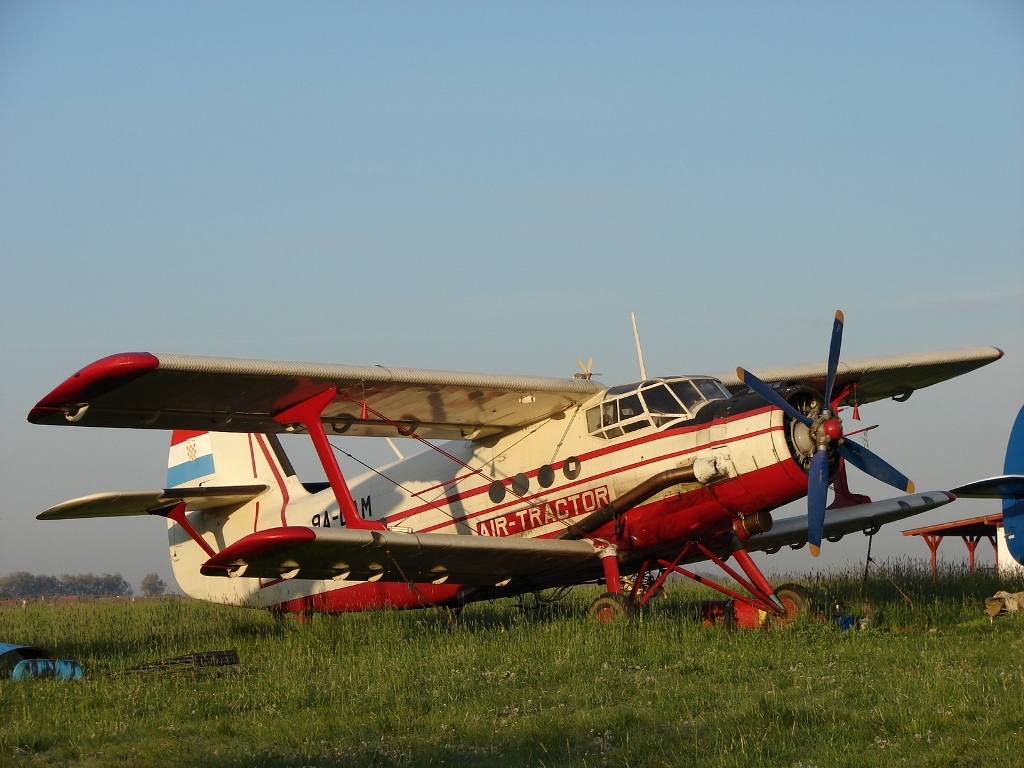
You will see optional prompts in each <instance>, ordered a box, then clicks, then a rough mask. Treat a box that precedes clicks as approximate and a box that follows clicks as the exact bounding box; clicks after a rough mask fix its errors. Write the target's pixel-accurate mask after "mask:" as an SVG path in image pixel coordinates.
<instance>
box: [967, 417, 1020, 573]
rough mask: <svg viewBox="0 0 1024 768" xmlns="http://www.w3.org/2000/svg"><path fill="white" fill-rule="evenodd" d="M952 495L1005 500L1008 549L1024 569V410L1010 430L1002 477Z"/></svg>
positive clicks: (990, 479) (1004, 526) (1004, 527)
mask: <svg viewBox="0 0 1024 768" xmlns="http://www.w3.org/2000/svg"><path fill="white" fill-rule="evenodd" d="M953 493H954V494H956V495H957V496H962V497H964V498H968V499H1002V500H1003V535H1004V537H1005V539H1006V549H1007V551H1008V552H1009V554H1010V556H1011V557H1013V559H1014V560H1016V561H1017V562H1018V563H1020V564H1022V565H1024V407H1022V408H1021V409H1020V411H1018V412H1017V419H1016V420H1015V421H1014V422H1013V429H1011V430H1010V440H1009V442H1008V443H1007V444H1006V460H1005V462H1004V463H1003V474H1002V475H999V476H997V477H990V478H988V479H987V480H978V481H976V482H973V483H968V484H967V485H962V486H960V487H959V488H954V489H953ZM1000 549H1002V543H1001V542H1000Z"/></svg>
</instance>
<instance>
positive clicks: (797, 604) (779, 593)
mask: <svg viewBox="0 0 1024 768" xmlns="http://www.w3.org/2000/svg"><path fill="white" fill-rule="evenodd" d="M775 596H776V597H777V598H779V602H780V603H782V607H783V608H785V609H786V615H785V616H773V617H772V621H773V622H775V623H776V624H791V623H792V622H793V621H794V620H795V619H796V618H798V617H800V616H806V615H807V611H808V610H809V609H810V604H811V596H810V594H809V593H808V592H807V590H806V589H804V588H803V587H801V586H800V585H799V584H783V585H782V586H781V587H779V588H778V589H776V590H775Z"/></svg>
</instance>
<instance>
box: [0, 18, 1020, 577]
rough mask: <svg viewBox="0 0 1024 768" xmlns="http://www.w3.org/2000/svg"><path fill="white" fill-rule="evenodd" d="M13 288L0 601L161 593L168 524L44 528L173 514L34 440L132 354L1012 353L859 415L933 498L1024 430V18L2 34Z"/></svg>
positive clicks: (0, 85)
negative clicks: (1017, 421) (63, 386)
mask: <svg viewBox="0 0 1024 768" xmlns="http://www.w3.org/2000/svg"><path fill="white" fill-rule="evenodd" d="M0 267H2V271H0V285H2V286H3V289H4V290H3V298H2V301H0V483H2V493H0V531H2V534H0V575H2V574H5V573H8V572H10V571H14V570H29V571H33V572H45V573H63V572H70V573H77V572H80V571H94V572H102V571H120V572H122V573H123V574H124V575H125V576H126V577H127V578H128V579H129V580H131V581H132V582H133V583H135V584H136V585H137V584H138V581H139V579H140V578H141V576H142V575H143V574H145V573H147V572H149V571H154V570H155V571H157V572H159V573H160V574H161V575H163V576H164V578H165V579H168V580H169V579H170V568H169V564H168V563H167V553H166V547H165V533H164V531H163V530H162V529H161V527H160V524H159V523H158V521H155V520H151V519H141V520H140V519H126V520H121V521H116V522H77V521H76V522H63V523H41V522H38V521H36V520H35V519H34V516H35V514H36V513H37V512H39V511H41V510H42V509H44V508H46V507H48V506H50V505H52V504H55V503H58V502H60V501H64V500H65V499H68V498H72V497H76V496H81V495H84V494H87V493H92V492H97V491H103V490H118V489H128V488H157V487H160V486H161V485H162V483H163V480H164V472H165V469H164V468H165V466H166V446H167V435H166V434H165V433H147V432H131V433H129V432H113V431H105V430H76V429H59V428H46V427H34V426H31V425H29V424H28V423H27V422H26V421H25V416H26V414H27V413H28V410H29V408H30V407H31V406H32V405H33V404H34V403H35V402H36V401H37V400H38V399H39V398H40V397H41V396H42V395H43V394H45V393H46V392H48V391H49V390H50V389H51V388H52V387H53V386H55V385H56V384H57V383H58V382H60V381H61V380H63V379H64V378H65V377H66V376H68V375H69V374H71V373H73V372H74V371H75V370H77V369H78V368H80V367H81V366H82V365H84V364H85V363H88V362H90V361H92V360H94V359H97V358H99V357H103V356H105V355H108V354H111V353H114V352H120V351H132V350H146V351H153V352H190V353H197V354H214V355H229V356H245V357H268V358H278V359H297V360H311V361H330V362H346V363H371V364H372V363H390V364H395V365H408V366H419V367H432V368H453V369H460V370H481V371H495V372H514V373H525V374H544V375H570V374H571V373H572V372H573V371H574V370H575V363H574V359H575V358H576V357H583V358H586V357H589V356H593V357H594V358H595V360H596V363H595V369H596V370H599V371H601V372H603V373H604V377H603V379H602V380H603V381H604V382H605V383H608V384H614V383H617V382H622V381H629V380H632V379H635V378H636V376H637V372H636V360H635V354H634V350H633V343H632V332H631V328H630V325H629V312H630V311H631V310H633V311H636V312H637V315H638V320H639V324H640V330H641V334H642V337H643V341H644V348H645V356H646V358H647V365H648V369H649V370H650V371H651V372H652V373H655V372H657V373H684V372H715V371H723V370H730V369H732V368H735V366H737V365H744V366H747V367H758V366H766V365H775V364H789V363H801V362H810V361H814V360H821V359H823V358H824V357H825V354H826V347H827V344H828V334H829V329H830V321H831V316H832V313H833V312H834V310H835V309H837V308H842V309H843V310H844V312H845V313H846V317H847V328H846V340H845V349H844V352H845V355H846V356H848V357H858V356H868V355H877V354H890V353H898V352H908V351H916V350H927V349H942V348H950V347H958V346H972V345H981V344H992V345H996V346H999V347H1001V348H1003V349H1004V350H1005V351H1006V353H1007V354H1006V358H1005V359H1004V360H1002V361H1000V362H999V363H997V364H995V365H993V366H990V367H989V368H988V369H985V370H984V371H981V372H978V373H976V374H972V375H970V376H967V377H964V378H963V379H960V380H958V381H955V382H951V383H948V384H946V385H941V386H939V387H936V388H934V389H932V390H926V391H923V392H919V393H917V394H916V395H915V396H914V397H913V398H912V399H911V400H910V401H909V402H907V403H906V404H903V405H898V404H895V403H880V404H877V405H875V406H872V407H871V408H870V409H864V416H865V420H867V421H869V423H880V424H881V425H882V427H881V428H880V429H878V430H876V431H874V432H873V433H872V437H871V440H872V443H871V445H872V448H873V449H874V450H876V451H877V452H879V453H881V454H882V455H883V456H885V457H886V458H887V459H889V460H890V461H891V462H892V463H893V464H895V465H896V466H898V467H900V468H901V469H903V470H904V471H905V472H906V473H907V474H909V475H910V476H911V477H912V478H913V479H914V480H915V482H917V484H918V487H919V488H922V489H925V488H928V489H931V488H945V487H951V486H953V485H956V484H959V483H962V482H965V481H968V480H971V479H975V478H977V477H983V476H987V475H991V474H995V473H997V472H998V471H999V470H1001V466H1002V451H1003V448H1004V446H1005V440H1006V436H1007V435H1008V433H1009V429H1010V424H1011V422H1012V420H1013V417H1014V415H1015V414H1016V412H1017V409H1018V408H1019V407H1020V405H1021V403H1022V402H1024V384H1022V381H1024V364H1022V359H1024V6H1022V5H1021V4H1020V3H1015V2H955V3H948V2H946V3H943V2H921V3H915V2H904V3H889V2H885V3H871V2H862V3H844V4H840V3H819V4H812V3H802V2H801V3H773V4H754V3H737V2H724V3H711V2H700V3H697V2H694V3H645V4H622V3H589V2H588V3H568V2H565V3H533V4H530V3H477V4H469V3H386V4H385V3H364V4H347V3H279V4H274V3H241V2H239V3H231V2H224V3H210V4H206V3H195V2H193V3H184V2H176V3H163V2H147V3H123V2H114V3H98V2H79V3H57V2H19V1H17V0H7V2H4V3H2V4H0ZM289 446H290V447H291V444H289ZM294 449H295V451H296V452H298V454H299V461H298V464H299V466H300V468H302V469H303V471H304V474H305V475H306V476H307V477H313V478H315V476H316V475H318V474H320V473H319V468H318V467H317V466H316V464H315V462H313V461H311V460H309V456H308V453H307V452H305V448H304V446H295V447H294ZM347 450H350V451H354V452H359V453H360V455H362V456H365V457H366V458H367V459H368V460H370V461H383V460H386V459H387V458H388V457H389V456H390V453H389V452H388V451H387V449H386V448H384V449H383V450H382V449H380V447H379V446H373V445H369V444H367V443H366V442H365V441H364V442H361V443H357V444H349V445H348V446H347ZM854 484H855V485H856V486H858V487H859V488H861V489H865V490H867V491H868V492H869V493H872V494H873V495H875V496H876V497H883V496H884V495H886V494H887V491H885V490H884V489H882V488H879V487H877V486H876V485H874V484H872V483H871V482H870V481H868V480H866V479H863V478H862V477H861V476H857V477H855V478H854ZM997 509H998V505H994V504H992V503H990V502H989V503H987V502H966V501H963V502H958V503H957V504H955V505H952V506H950V507H947V508H945V509H944V510H940V511H939V512H936V513H933V514H932V515H931V516H925V517H923V518H919V521H920V522H921V524H924V523H927V522H937V521H939V520H942V519H954V518H957V517H963V516H967V515H970V514H975V513H977V514H981V513H984V512H989V511H996V510H997ZM898 529H899V526H896V527H893V528H890V529H887V530H888V533H887V534H885V535H883V536H882V537H880V538H881V540H880V541H879V542H877V545H878V546H879V549H880V551H881V552H882V554H889V555H894V554H897V553H899V552H900V551H903V550H904V549H907V547H908V546H909V549H908V551H909V552H910V553H912V554H914V555H919V556H923V555H924V554H925V553H926V550H925V548H924V546H923V544H920V543H919V542H910V543H909V545H908V544H907V543H906V542H905V541H904V540H903V537H901V536H899V533H898ZM986 546H987V545H986ZM863 550H864V542H863V539H862V538H861V537H859V536H858V537H856V538H855V539H854V538H852V537H851V538H848V539H846V540H844V541H843V542H842V543H841V544H840V545H838V546H834V547H830V548H827V549H826V551H825V553H824V555H825V559H824V560H823V561H822V562H824V563H825V564H826V565H827V564H829V563H840V564H841V563H843V562H846V561H848V560H849V561H853V560H856V559H858V558H862V557H863ZM942 551H943V552H944V553H945V555H946V556H947V557H948V558H954V557H955V558H959V557H961V556H962V548H960V547H957V546H954V544H953V543H947V544H945V545H944V548H943V550H942ZM979 551H981V550H979ZM986 555H987V553H986ZM770 562H771V564H772V565H774V566H775V567H777V568H788V569H793V570H799V569H801V568H803V567H809V566H810V564H811V560H810V558H809V556H808V555H807V554H806V551H804V552H802V553H797V554H793V555H786V556H779V557H777V558H776V560H774V561H770ZM817 564H818V565H820V563H817Z"/></svg>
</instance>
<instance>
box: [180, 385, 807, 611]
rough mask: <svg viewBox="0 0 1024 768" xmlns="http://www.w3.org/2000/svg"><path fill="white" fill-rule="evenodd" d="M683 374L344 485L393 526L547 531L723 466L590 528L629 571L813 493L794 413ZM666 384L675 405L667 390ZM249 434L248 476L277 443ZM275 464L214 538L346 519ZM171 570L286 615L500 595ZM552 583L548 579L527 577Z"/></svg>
mask: <svg viewBox="0 0 1024 768" xmlns="http://www.w3.org/2000/svg"><path fill="white" fill-rule="evenodd" d="M689 381H691V380H689V379H682V378H675V379H668V380H651V381H649V382H641V383H637V384H635V385H626V386H623V387H615V388H612V389H610V390H608V391H607V392H606V393H605V394H604V395H603V396H601V397H599V398H597V399H595V400H594V401H592V402H590V403H587V404H585V405H584V406H582V407H579V408H574V409H570V410H569V411H567V412H564V413H560V414H556V415H555V416H553V417H551V418H549V419H546V420H544V421H542V422H540V423H538V424H534V425H531V426H530V427H527V428H523V429H520V430H515V431H512V432H507V433H504V434H502V435H500V436H497V437H494V438H490V439H485V440H481V441H478V442H455V443H447V444H444V445H443V446H439V447H440V448H441V449H442V450H441V451H434V450H427V451H425V452H422V453H419V454H417V455H414V456H411V457H409V458H405V459H402V460H399V461H396V462H395V463H393V464H390V465H388V466H385V467H383V468H381V469H379V470H378V471H377V472H372V473H368V474H366V475H363V476H361V477H357V478H354V479H352V480H350V481H349V488H350V490H351V493H352V496H353V499H354V501H355V503H356V506H357V508H358V509H359V510H360V513H361V515H362V516H363V517H364V518H367V519H372V520H377V521H380V522H382V523H383V524H385V525H386V526H387V527H389V528H392V529H400V530H409V531H415V532H418V533H441V534H456V535H464V536H498V537H552V536H556V535H559V534H561V533H563V532H564V531H565V530H566V528H567V526H568V525H569V524H570V523H572V522H576V521H580V520H583V519H585V518H586V517H587V516H588V515H590V514H592V513H594V512H596V511H597V510H599V509H601V508H602V507H603V506H604V505H606V504H608V503H609V502H611V501H613V500H615V499H617V498H619V497H620V496H622V495H623V494H624V493H626V492H627V491H629V490H631V489H633V488H635V487H636V486H637V485H639V484H640V483H643V482H644V481H645V480H647V479H648V478H651V477H653V476H655V475H657V474H658V473H661V472H664V471H665V470H670V469H676V468H680V467H686V466H689V465H691V464H693V463H694V462H695V461H697V460H700V459H707V458H716V459H718V463H717V464H718V466H720V467H723V468H724V472H723V473H722V474H721V476H719V477H717V478H716V479H715V480H714V481H713V482H709V483H707V484H701V483H698V482H692V483H682V484H679V485H675V486H671V487H668V488H666V489H664V490H662V491H660V492H659V493H657V494H656V495H655V496H653V497H652V498H649V499H647V500H645V502H644V503H643V504H641V505H640V506H638V507H636V508H635V509H632V510H630V511H629V512H628V514H626V515H624V516H623V517H622V518H620V519H619V520H617V521H611V522H608V523H606V524H605V525H603V526H602V527H600V528H598V529H597V530H595V531H593V532H592V533H591V534H590V535H591V536H592V537H594V538H596V539H601V540H604V541H607V542H610V543H614V544H615V545H616V547H617V549H618V551H619V559H620V562H621V563H622V564H623V566H624V567H625V568H626V569H627V570H628V568H629V565H630V564H632V563H639V562H641V561H642V560H644V559H647V558H649V557H652V556H655V555H658V554H664V553H668V552H672V553H673V554H674V553H675V552H677V551H678V550H679V548H680V547H681V546H683V545H684V544H685V543H686V542H688V541H695V540H698V541H704V542H707V543H712V542H714V541H715V540H716V537H719V538H720V537H724V536H726V535H731V532H732V531H733V530H734V522H735V521H737V520H742V518H744V517H746V516H748V515H751V514H754V513H756V512H759V511H764V510H771V509H774V508H776V507H778V506H781V505H783V504H786V503H788V502H790V501H792V500H794V499H797V498H800V497H801V496H803V495H804V494H805V493H806V490H807V478H806V474H805V472H804V470H803V468H802V467H801V465H800V463H799V462H798V461H797V460H795V458H794V447H793V445H792V442H791V440H790V439H789V438H788V437H787V434H788V433H787V430H788V429H789V419H788V417H786V416H785V415H784V414H783V412H782V411H780V410H778V409H776V408H774V407H772V406H770V405H768V404H767V403H765V402H764V400H762V399H761V398H760V397H757V396H755V395H750V394H746V395H743V394H741V395H738V396H734V397H729V396H728V392H727V391H726V390H724V388H721V387H720V385H718V384H717V382H714V380H710V379H707V378H701V379H699V380H693V381H697V382H699V383H700V388H698V392H700V391H701V390H703V394H701V395H694V396H691V397H690V398H689V402H686V401H685V396H686V393H688V392H689V390H688V389H687V390H685V392H682V395H683V396H680V394H679V393H680V392H681V391H682V387H683V386H684V384H683V382H689ZM691 384H692V382H691ZM669 385H671V386H672V389H669ZM692 385H693V386H696V385H695V384H692ZM672 393H675V395H674V396H675V400H674V405H673V401H672V400H670V399H669V398H668V395H669V394H672ZM673 410H674V411H676V412H675V413H673V412H672V411H673ZM249 437H250V451H251V458H252V464H253V476H254V477H256V476H257V475H258V474H259V470H258V467H257V463H258V459H260V458H261V454H262V455H263V458H265V459H266V461H267V464H268V466H270V467H271V469H273V462H272V461H271V453H272V449H271V446H268V445H267V440H266V438H265V436H262V435H250V436H249ZM442 451H443V452H442ZM446 454H447V455H446ZM450 457H451V458H450ZM273 471H274V472H275V474H276V475H278V476H277V478H276V479H277V480H278V483H277V487H275V488H273V489H272V490H271V491H270V492H268V494H266V495H265V496H263V497H261V498H260V499H258V500H257V501H255V502H251V503H250V504H249V505H246V507H244V508H242V509H239V510H237V511H235V512H233V513H232V514H231V515H230V516H228V517H226V518H225V519H224V520H223V529H222V531H221V536H222V538H221V540H222V541H226V542H230V541H234V540H237V539H238V538H241V536H244V535H246V534H249V533H252V532H254V531H258V530H263V529H265V528H271V527H277V526H281V525H298V526H311V527H314V528H320V527H334V526H339V525H342V524H343V522H342V517H341V515H340V514H339V509H338V503H337V501H336V500H335V497H334V494H333V492H332V490H331V489H329V488H325V489H323V490H320V491H318V492H315V493H309V492H308V491H307V490H306V488H304V487H303V486H301V484H300V483H298V481H297V478H294V477H291V478H289V477H286V476H282V475H284V473H283V472H281V471H280V470H276V469H275V470H273ZM176 546H177V547H179V548H183V549H182V552H181V554H182V555H184V554H185V551H186V550H188V548H189V547H194V546H195V545H194V543H193V542H191V541H189V540H187V539H186V538H183V537H179V538H178V540H177V541H176V542H175V540H173V539H172V561H175V560H176V553H175V548H176ZM180 559H182V560H184V559H186V558H180ZM187 559H188V560H190V561H193V560H194V558H193V557H188V558H187ZM178 570H179V569H178V568H177V567H176V576H177V577H178V578H179V582H180V583H181V582H183V580H184V582H186V583H182V586H183V588H185V589H186V591H190V590H189V584H190V583H195V581H196V579H202V580H203V581H204V582H210V581H214V582H217V583H216V584H209V583H207V584H206V585H204V586H203V587H201V588H200V586H199V585H198V584H197V583H196V584H195V588H196V589H197V590H199V591H201V592H204V593H205V594H197V595H196V596H197V597H205V598H206V599H215V600H217V601H219V602H234V603H241V604H247V605H255V606H261V607H278V608H281V609H284V610H289V611H301V610H317V611H326V612H336V611H346V610H363V609H367V608H373V607H385V606H386V607H423V606H424V605H430V604H453V603H461V602H465V601H467V600H472V599H480V598H483V597H492V596H494V595H495V592H493V591H492V592H489V593H479V592H477V591H475V590H470V589H464V588H463V587H461V586H460V585H457V584H439V585H435V584H404V583H369V582H313V581H300V580H291V581H280V580H278V581H275V582H266V583H264V582H262V581H260V580H256V579H240V580H230V581H229V580H226V579H213V580H211V579H209V578H205V577H197V576H194V575H193V576H189V575H186V574H185V573H180V574H179V573H178ZM181 570H182V571H184V570H185V569H184V568H182V569H181ZM599 575H600V566H599V565H598V564H597V562H596V558H595V566H594V571H593V573H590V572H583V573H580V574H578V578H577V579H576V583H583V582H586V581H591V580H594V579H596V578H597V577H598V576H599ZM257 582H258V583H257ZM548 586H556V585H554V584H546V583H537V584H535V585H533V587H534V588H537V589H540V588H544V587H548ZM519 591H522V589H521V588H520V590H519ZM498 592H500V590H498ZM190 593H191V592H190Z"/></svg>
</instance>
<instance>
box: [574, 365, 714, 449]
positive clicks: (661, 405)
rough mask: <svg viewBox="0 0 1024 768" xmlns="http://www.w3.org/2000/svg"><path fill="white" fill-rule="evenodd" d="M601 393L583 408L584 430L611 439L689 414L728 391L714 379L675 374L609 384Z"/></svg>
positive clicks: (683, 417) (688, 416)
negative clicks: (595, 401) (599, 399)
mask: <svg viewBox="0 0 1024 768" xmlns="http://www.w3.org/2000/svg"><path fill="white" fill-rule="evenodd" d="M637 390H639V393H638V391H637ZM604 397H605V399H604V402H602V403H600V404H599V405H595V406H594V407H592V408H588V409H587V430H588V431H589V432H590V433H591V434H592V435H594V436H595V437H603V438H606V439H611V438H614V437H619V436H620V435H623V434H626V433H629V432H635V431H637V430H640V429H645V428H647V427H650V426H651V424H652V423H653V424H654V426H656V427H662V426H665V425H666V424H668V423H670V422H677V421H680V420H684V419H689V418H692V416H693V415H694V414H695V413H696V412H697V411H698V410H700V408H701V407H703V406H704V405H705V404H706V403H707V402H708V401H710V400H723V399H725V398H728V397H729V391H728V390H727V389H725V387H723V386H722V385H721V384H720V383H719V382H717V381H715V380H714V379H690V378H682V377H678V378H673V379H671V380H668V381H663V380H654V381H644V382H642V383H637V384H624V385H622V386H618V387H612V388H611V389H609V390H607V391H606V392H605V395H604Z"/></svg>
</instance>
